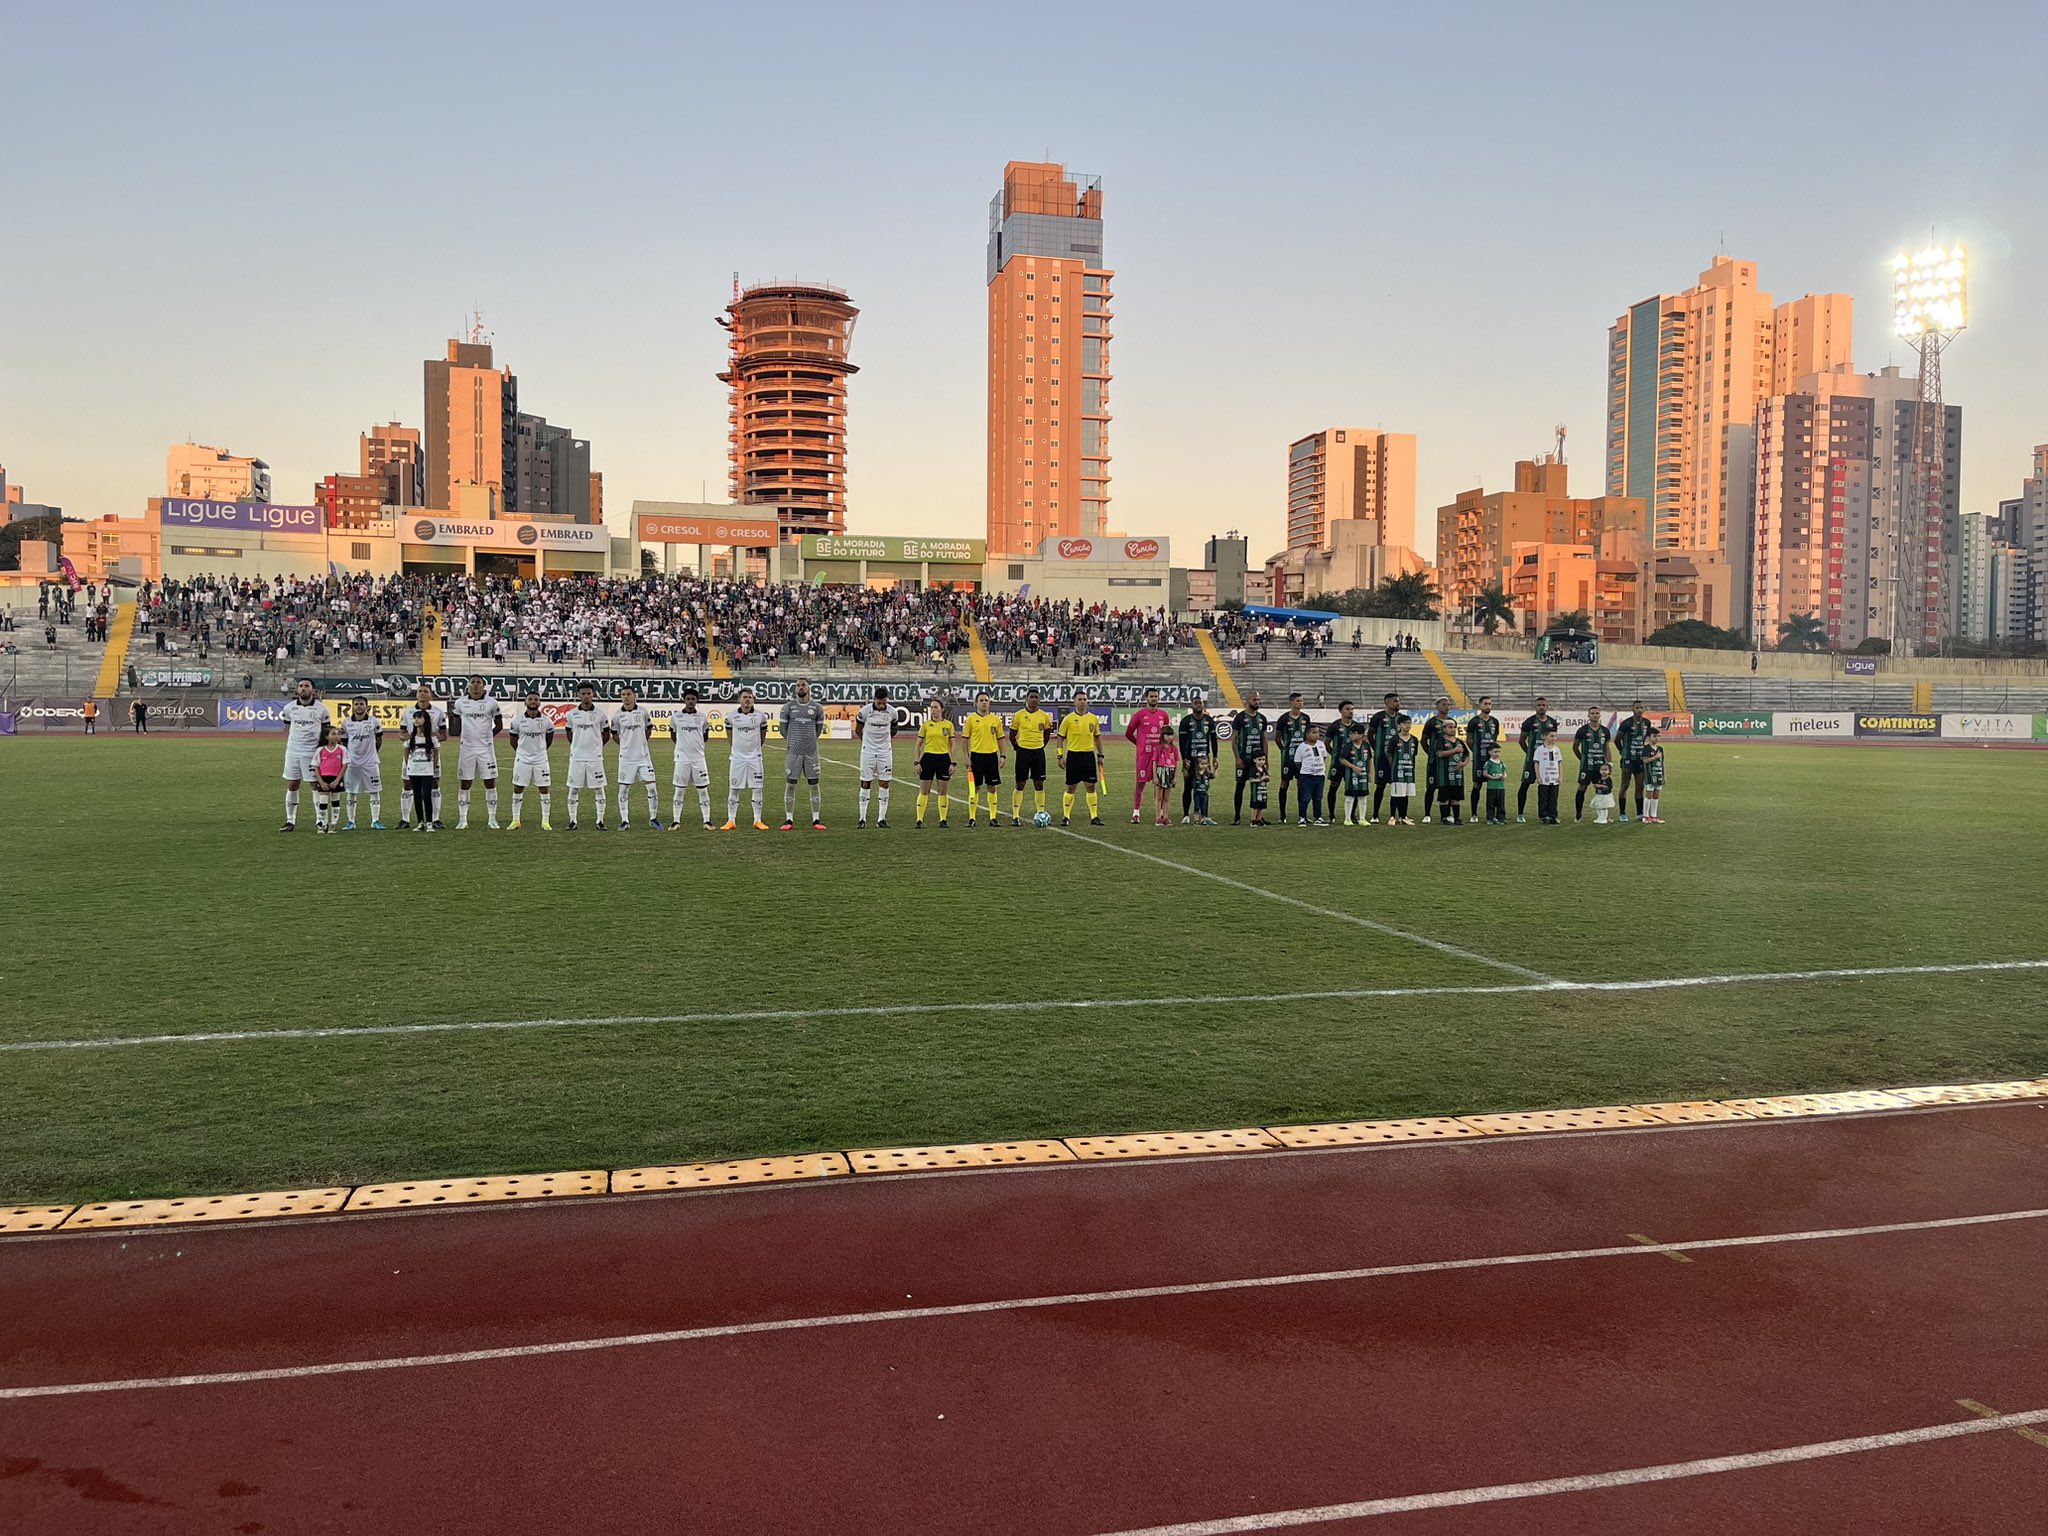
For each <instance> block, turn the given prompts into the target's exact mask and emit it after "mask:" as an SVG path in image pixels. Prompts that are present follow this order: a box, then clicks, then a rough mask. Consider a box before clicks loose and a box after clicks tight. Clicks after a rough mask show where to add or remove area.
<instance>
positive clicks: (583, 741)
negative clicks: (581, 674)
mask: <svg viewBox="0 0 2048 1536" xmlns="http://www.w3.org/2000/svg"><path fill="white" fill-rule="evenodd" d="M562 724H563V725H564V726H565V727H566V728H567V729H568V732H569V761H570V762H572V763H601V762H603V761H604V729H605V726H604V711H603V710H601V709H599V708H598V707H597V706H596V705H595V704H593V705H591V706H590V708H588V709H585V708H584V707H583V706H582V705H581V704H579V705H577V706H576V707H575V708H574V709H572V710H570V711H569V712H568V713H567V714H566V715H564V716H562Z"/></svg>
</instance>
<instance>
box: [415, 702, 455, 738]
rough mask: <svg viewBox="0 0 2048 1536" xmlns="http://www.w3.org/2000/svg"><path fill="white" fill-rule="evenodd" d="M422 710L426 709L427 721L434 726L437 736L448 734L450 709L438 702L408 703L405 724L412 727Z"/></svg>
mask: <svg viewBox="0 0 2048 1536" xmlns="http://www.w3.org/2000/svg"><path fill="white" fill-rule="evenodd" d="M421 710H425V711H426V715H427V721H428V723H429V724H431V725H432V726H433V728H434V734H435V736H437V737H439V736H445V735H447V734H448V711H447V710H445V709H443V708H442V707H441V706H440V705H438V704H420V703H412V704H408V705H406V706H405V724H406V727H407V728H408V729H410V728H411V726H412V723H413V721H414V719H415V718H417V717H418V715H419V713H420V711H421Z"/></svg>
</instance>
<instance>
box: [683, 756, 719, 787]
mask: <svg viewBox="0 0 2048 1536" xmlns="http://www.w3.org/2000/svg"><path fill="white" fill-rule="evenodd" d="M685 787H688V788H690V789H709V788H710V787H711V764H710V763H709V762H707V761H706V760H705V759H703V758H701V757H679V758H677V759H676V788H677V789H682V788H685Z"/></svg>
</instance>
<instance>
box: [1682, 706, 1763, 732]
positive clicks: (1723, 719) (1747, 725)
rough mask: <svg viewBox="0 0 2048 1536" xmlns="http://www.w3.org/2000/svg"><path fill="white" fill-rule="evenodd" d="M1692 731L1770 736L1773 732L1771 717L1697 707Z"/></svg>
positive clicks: (1693, 717)
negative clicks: (1728, 712)
mask: <svg viewBox="0 0 2048 1536" xmlns="http://www.w3.org/2000/svg"><path fill="white" fill-rule="evenodd" d="M1692 733H1693V735H1695V736H1768V735H1770V734H1771V717H1770V716H1769V715H1759V714H1727V713H1724V712H1722V711H1720V710H1711V709H1696V710H1694V711H1693V715H1692Z"/></svg>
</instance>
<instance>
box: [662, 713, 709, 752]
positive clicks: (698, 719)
mask: <svg viewBox="0 0 2048 1536" xmlns="http://www.w3.org/2000/svg"><path fill="white" fill-rule="evenodd" d="M668 728H669V732H670V734H672V735H673V736H674V737H675V741H676V761H677V762H692V763H701V762H702V761H704V743H705V742H706V741H707V740H709V739H710V734H711V717H710V716H709V715H707V714H705V713H704V712H703V711H702V710H701V709H679V710H677V711H676V712H675V713H674V714H672V715H670V716H669V717H668Z"/></svg>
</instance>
